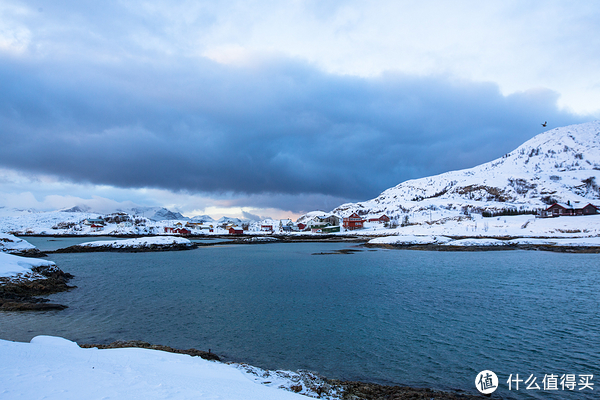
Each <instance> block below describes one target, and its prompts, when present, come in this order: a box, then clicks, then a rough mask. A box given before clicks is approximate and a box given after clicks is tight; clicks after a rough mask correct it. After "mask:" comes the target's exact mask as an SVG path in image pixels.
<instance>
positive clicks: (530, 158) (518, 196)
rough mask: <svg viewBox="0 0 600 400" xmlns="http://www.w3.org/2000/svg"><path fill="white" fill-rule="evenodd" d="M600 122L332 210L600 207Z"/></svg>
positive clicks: (540, 138) (380, 211)
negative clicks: (492, 159) (462, 168)
mask: <svg viewBox="0 0 600 400" xmlns="http://www.w3.org/2000/svg"><path fill="white" fill-rule="evenodd" d="M599 184H600V121H594V122H589V123H585V124H579V125H570V126H566V127H562V128H556V129H553V130H550V131H547V132H544V133H541V134H539V135H537V136H535V137H533V138H532V139H530V140H528V141H526V142H525V143H523V144H522V145H521V146H519V147H518V148H516V149H515V150H513V151H512V152H510V153H508V154H506V155H504V156H503V157H501V158H499V159H496V160H494V161H491V162H488V163H485V164H482V165H479V166H476V167H473V168H469V169H464V170H459V171H451V172H446V173H443V174H440V175H436V176H431V177H426V178H421V179H413V180H408V181H405V182H402V183H400V184H399V185H397V186H395V187H393V188H390V189H387V190H385V191H384V192H383V193H381V194H380V195H379V196H377V197H376V198H375V199H372V200H369V201H365V202H359V203H347V204H343V205H341V206H339V207H337V208H335V209H334V210H333V213H335V214H338V215H341V216H347V215H350V214H352V213H353V212H357V213H358V214H359V215H365V216H370V215H380V214H387V215H388V216H399V215H401V214H403V213H408V212H415V211H422V210H426V209H433V210H435V209H440V208H442V209H447V210H459V211H465V210H466V212H469V211H476V212H477V211H483V210H490V211H494V210H507V209H516V210H535V209H540V208H545V207H548V205H551V204H553V203H555V202H558V203H569V204H573V205H581V206H585V205H586V204H587V203H592V204H595V205H600V201H599V200H600V188H599Z"/></svg>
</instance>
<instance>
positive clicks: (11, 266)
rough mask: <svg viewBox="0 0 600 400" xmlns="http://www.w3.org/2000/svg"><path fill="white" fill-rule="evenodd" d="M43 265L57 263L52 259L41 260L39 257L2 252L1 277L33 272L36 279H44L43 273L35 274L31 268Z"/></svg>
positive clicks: (0, 257)
mask: <svg viewBox="0 0 600 400" xmlns="http://www.w3.org/2000/svg"><path fill="white" fill-rule="evenodd" d="M42 266H48V267H55V266H56V264H54V263H53V262H52V261H47V260H41V259H39V258H25V257H19V256H13V255H11V254H6V253H2V252H0V277H13V276H17V275H18V274H23V275H25V274H33V275H35V278H36V279H44V277H43V276H42V275H39V274H34V273H33V271H32V270H31V269H32V268H35V267H42ZM38 275H39V276H38Z"/></svg>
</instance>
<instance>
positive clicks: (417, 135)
mask: <svg viewBox="0 0 600 400" xmlns="http://www.w3.org/2000/svg"><path fill="white" fill-rule="evenodd" d="M0 61H1V62H0V142H1V143H2V146H0V166H3V167H7V168H13V169H17V170H21V171H29V172H34V173H47V174H53V175H57V176H60V177H62V178H64V179H67V180H71V181H74V182H85V183H94V184H108V185H114V186H117V187H132V188H140V187H152V188H164V189H169V190H173V191H189V192H215V193H223V192H233V193H246V194H261V193H272V194H285V195H294V194H300V193H305V194H319V195H327V196H334V197H336V198H345V199H348V200H364V199H368V198H372V197H374V196H376V195H377V194H378V193H380V192H381V191H382V190H384V189H386V188H388V187H391V186H394V185H396V184H398V183H400V182H402V181H404V180H406V179H410V178H418V177H422V176H427V175H431V174H436V173H441V172H445V171H447V170H451V169H459V168H465V167H470V166H474V165H477V164H480V163H482V162H486V161H490V160H492V159H494V158H496V157H499V156H501V155H502V154H504V153H506V152H508V151H510V150H512V149H514V148H515V147H517V146H518V145H520V144H521V143H522V142H524V141H525V140H527V139H529V138H531V137H532V136H534V135H535V134H537V133H540V132H541V131H542V130H543V128H542V127H541V126H540V123H541V122H543V121H544V120H547V121H548V122H549V124H550V126H551V127H555V126H562V125H566V124H570V123H577V122H582V121H583V118H582V117H578V116H575V115H572V114H569V113H568V112H566V111H561V110H559V109H558V108H557V106H556V100H557V94H556V93H553V92H550V91H547V90H537V91H530V92H524V93H517V94H513V95H510V96H507V97H505V96H503V95H501V93H500V92H499V89H498V87H497V86H496V85H494V84H490V83H473V82H457V81H451V80H449V79H445V78H443V77H415V76H407V75H396V74H386V75H383V76H381V77H377V78H358V77H351V76H336V75H330V74H326V73H323V72H321V71H319V70H318V69H316V68H314V67H312V66H310V65H307V64H305V63H302V62H299V61H297V60H291V59H278V60H270V61H264V62H262V63H257V64H253V65H252V66H247V67H231V66H224V65H221V64H217V63H214V62H212V61H210V60H206V59H199V60H198V59H196V60H194V61H189V60H175V61H177V62H175V63H174V62H172V61H173V60H170V62H165V63H161V62H153V63H149V62H144V61H131V62H128V63H127V64H126V65H123V64H122V63H113V64H110V63H99V62H92V61H80V62H78V63H66V62H60V61H57V62H56V63H54V64H53V63H52V62H48V61H45V62H44V63H36V62H34V61H28V62H26V61H16V60H15V59H3V60H0Z"/></svg>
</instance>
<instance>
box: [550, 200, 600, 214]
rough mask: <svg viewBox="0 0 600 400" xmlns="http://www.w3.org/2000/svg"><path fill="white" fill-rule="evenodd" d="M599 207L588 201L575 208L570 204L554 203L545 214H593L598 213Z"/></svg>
mask: <svg viewBox="0 0 600 400" xmlns="http://www.w3.org/2000/svg"><path fill="white" fill-rule="evenodd" d="M599 210H600V209H599V208H598V207H596V206H595V205H593V204H591V203H588V204H587V205H586V206H585V207H581V208H575V207H573V206H572V205H571V204H561V203H554V204H552V205H551V206H550V207H548V208H547V209H546V210H544V213H545V215H547V216H551V217H561V216H574V215H594V214H598V211H599Z"/></svg>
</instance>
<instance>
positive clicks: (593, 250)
mask: <svg viewBox="0 0 600 400" xmlns="http://www.w3.org/2000/svg"><path fill="white" fill-rule="evenodd" d="M363 246H365V247H368V248H384V249H395V250H423V251H510V250H535V251H552V252H555V253H583V254H598V253H600V246H556V245H548V244H517V245H506V246H449V245H438V244H376V243H365V244H364V245H363Z"/></svg>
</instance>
